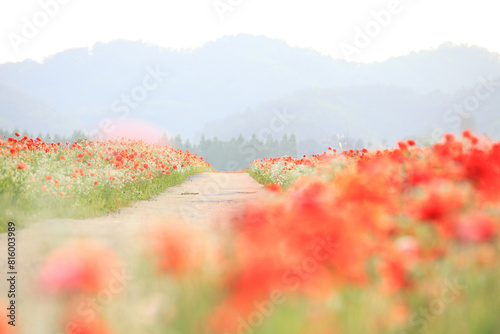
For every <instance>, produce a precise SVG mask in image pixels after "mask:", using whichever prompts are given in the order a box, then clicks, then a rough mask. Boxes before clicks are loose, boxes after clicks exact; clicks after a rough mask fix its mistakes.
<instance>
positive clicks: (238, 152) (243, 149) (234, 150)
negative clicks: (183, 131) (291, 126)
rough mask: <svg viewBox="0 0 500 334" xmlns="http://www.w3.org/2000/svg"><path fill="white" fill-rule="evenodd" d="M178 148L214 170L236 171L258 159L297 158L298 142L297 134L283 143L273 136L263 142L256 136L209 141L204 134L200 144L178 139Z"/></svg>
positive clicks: (176, 142)
mask: <svg viewBox="0 0 500 334" xmlns="http://www.w3.org/2000/svg"><path fill="white" fill-rule="evenodd" d="M174 147H176V148H178V149H182V150H188V151H191V152H193V153H196V154H198V155H199V156H202V157H203V158H204V159H205V161H207V162H209V163H210V165H211V166H212V168H214V169H215V170H219V171H236V170H240V169H243V168H246V167H248V165H249V163H250V162H251V161H253V160H255V159H262V158H264V157H283V156H291V157H296V156H297V139H296V137H295V135H294V134H292V135H291V136H288V135H286V134H285V135H284V136H283V137H282V138H281V140H278V139H274V138H273V136H272V135H269V136H268V137H267V139H266V140H260V139H259V138H257V135H255V134H254V135H252V137H251V138H250V139H249V140H245V138H243V135H241V134H240V135H239V137H238V138H232V139H231V140H220V139H219V138H217V137H214V138H209V139H207V138H206V137H205V135H202V137H201V139H200V142H199V143H198V144H196V145H193V144H191V143H190V142H189V139H188V140H186V141H185V142H184V143H183V141H182V139H181V137H180V136H177V137H175V139H174Z"/></svg>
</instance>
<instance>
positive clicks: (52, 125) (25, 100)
mask: <svg viewBox="0 0 500 334" xmlns="http://www.w3.org/2000/svg"><path fill="white" fill-rule="evenodd" d="M0 106H1V109H0V110H1V112H0V128H2V129H11V130H13V129H14V128H19V129H23V130H27V131H29V132H31V133H39V132H40V131H42V130H43V133H47V132H49V133H60V134H69V133H70V132H71V131H73V130H68V129H74V128H78V127H81V126H82V124H81V123H79V122H78V121H75V120H74V119H72V118H70V117H67V116H66V115H63V114H61V113H59V112H57V111H56V110H54V109H53V108H51V107H49V106H47V105H45V104H44V103H43V102H41V101H39V100H37V99H35V98H33V97H31V96H29V95H26V94H24V93H22V92H20V91H18V90H17V89H15V88H12V87H9V86H6V85H2V84H0ZM40 125H43V128H41V126H40Z"/></svg>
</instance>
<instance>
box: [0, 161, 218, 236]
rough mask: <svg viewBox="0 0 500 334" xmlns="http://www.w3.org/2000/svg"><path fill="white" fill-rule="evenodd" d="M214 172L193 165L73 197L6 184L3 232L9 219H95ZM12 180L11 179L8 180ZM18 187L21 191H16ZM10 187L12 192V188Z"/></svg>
mask: <svg viewBox="0 0 500 334" xmlns="http://www.w3.org/2000/svg"><path fill="white" fill-rule="evenodd" d="M207 171H210V168H208V167H191V168H188V169H186V170H184V171H183V172H175V173H171V174H169V175H165V174H162V173H159V172H158V173H154V177H152V178H149V179H146V178H141V179H137V180H134V181H132V182H128V183H126V184H125V185H124V186H123V187H110V186H109V185H106V184H103V185H98V186H96V187H94V188H93V189H92V191H88V192H82V193H81V194H80V195H79V196H75V197H73V198H68V197H65V198H61V197H59V196H58V195H56V196H54V195H51V194H49V193H46V194H44V195H42V196H40V195H39V194H38V195H33V193H31V192H23V191H21V190H19V189H17V188H16V187H12V185H11V186H10V187H9V186H8V185H2V188H1V190H0V232H5V231H6V227H7V223H8V222H9V221H14V222H16V225H17V226H18V227H25V226H26V225H29V223H31V222H33V221H35V220H41V219H49V218H77V219H83V218H91V217H96V216H100V215H103V214H107V213H112V212H116V211H117V210H118V209H119V208H120V207H124V206H129V205H130V204H131V203H133V202H136V201H141V200H147V199H151V198H152V197H154V196H156V195H158V194H160V193H161V192H163V191H165V189H167V188H169V187H172V186H175V185H177V184H180V183H182V182H183V181H184V180H185V179H186V178H187V177H188V176H189V175H192V174H195V173H200V172H207ZM6 180H8V179H6ZM16 189H17V190H16ZM9 190H10V191H9Z"/></svg>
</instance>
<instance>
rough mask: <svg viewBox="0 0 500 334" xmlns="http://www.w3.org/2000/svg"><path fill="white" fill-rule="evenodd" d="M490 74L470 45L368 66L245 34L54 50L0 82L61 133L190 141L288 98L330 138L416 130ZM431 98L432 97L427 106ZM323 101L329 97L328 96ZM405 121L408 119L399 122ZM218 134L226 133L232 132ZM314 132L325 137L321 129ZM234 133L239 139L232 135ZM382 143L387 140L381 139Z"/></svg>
mask: <svg viewBox="0 0 500 334" xmlns="http://www.w3.org/2000/svg"><path fill="white" fill-rule="evenodd" d="M151 73H156V76H158V75H159V76H160V77H159V80H157V81H155V80H154V78H153V77H152V76H154V74H151ZM166 73H168V75H167V74H166ZM488 75H494V76H499V75H500V61H499V56H498V54H494V53H490V52H488V51H487V50H485V49H482V48H479V47H474V46H456V45H451V44H444V45H442V46H441V47H439V48H437V49H433V50H426V51H420V52H415V53H411V54H409V55H407V56H404V57H397V58H392V59H389V60H388V61H386V62H382V63H374V64H368V65H367V64H358V63H348V62H346V61H343V60H334V59H332V58H330V57H326V56H322V55H320V54H319V53H317V52H315V51H313V50H310V49H301V48H293V47H290V46H288V45H287V44H286V43H285V42H283V41H279V40H275V39H269V38H265V37H256V36H250V35H237V36H230V37H224V38H221V39H219V40H217V41H214V42H209V43H206V44H205V45H204V46H203V47H201V48H197V49H194V50H173V49H167V48H162V47H159V46H154V45H148V44H145V43H142V42H132V41H115V42H111V43H107V44H103V43H98V44H96V45H95V46H94V47H93V48H91V49H87V48H76V49H71V50H67V51H64V52H61V53H58V54H56V55H53V56H52V57H50V58H48V59H46V60H45V61H44V62H43V63H37V62H34V61H30V60H27V61H24V62H20V63H6V64H1V65H0V84H3V85H5V86H9V87H12V88H13V89H15V90H17V92H18V93H19V94H24V95H25V96H29V97H30V99H33V100H34V101H38V103H39V104H43V105H44V106H45V107H44V108H45V109H40V108H39V109H38V110H35V109H33V110H31V113H33V114H34V115H35V114H36V113H41V112H42V113H48V114H50V113H51V112H52V113H56V114H57V113H58V114H59V115H66V117H68V119H71V121H69V120H68V122H67V123H65V127H64V128H65V129H66V130H68V131H71V130H80V129H82V127H83V128H85V129H87V130H91V129H93V128H96V127H97V125H98V124H99V122H101V123H102V122H104V123H105V121H107V120H109V119H110V120H113V119H116V118H117V117H121V118H131V119H133V118H138V119H143V120H147V121H150V122H153V123H155V124H156V125H158V126H161V127H163V128H164V129H165V130H166V131H168V132H169V133H172V134H181V135H182V136H183V137H184V138H190V139H191V140H196V139H197V138H199V137H200V136H201V132H202V131H203V129H205V130H206V131H210V129H209V127H208V126H207V124H217V122H218V120H219V122H220V120H223V119H231V117H233V119H234V117H236V116H231V115H235V114H241V113H244V112H245V110H247V109H248V108H250V109H251V110H254V109H256V108H267V107H265V106H264V107H262V106H263V105H265V104H266V103H269V102H268V101H272V100H277V101H280V100H283V99H284V100H286V99H289V98H291V99H292V100H293V101H291V102H286V101H284V100H283V101H281V102H279V103H281V104H280V106H281V105H283V104H287V103H289V104H290V107H291V106H292V105H293V106H294V108H311V106H315V105H316V106H317V105H319V104H321V103H326V104H329V106H328V107H326V106H322V107H321V108H320V107H318V108H317V110H320V111H321V112H319V111H318V112H316V113H313V114H310V115H309V116H310V117H312V118H308V119H307V121H308V122H309V123H311V124H319V125H322V124H333V123H334V124H335V128H334V129H335V130H336V131H337V130H338V131H339V132H341V133H347V132H350V133H352V135H353V136H356V137H365V136H366V137H368V136H369V134H370V133H380V132H381V131H382V132H385V131H390V132H391V133H392V132H394V133H397V134H400V133H408V131H409V130H412V131H413V130H415V132H418V131H421V130H422V128H423V127H424V124H428V123H432V122H433V119H432V117H434V116H435V115H434V116H433V115H431V111H432V110H435V109H436V108H439V107H438V106H436V105H435V104H432V101H434V102H435V103H437V104H438V105H439V104H442V103H444V102H443V101H441V97H443V99H444V101H446V99H447V98H448V97H447V96H448V95H449V94H455V93H456V92H458V91H463V90H467V89H472V88H473V87H474V85H475V84H476V83H477V82H478V80H480V79H481V78H483V77H487V76H488ZM155 83H158V84H157V85H156V84H155ZM145 85H146V86H147V87H146V86H145ZM364 89H367V91H366V92H365V91H364ZM322 90H323V91H322ZM312 91H316V93H315V94H319V96H318V97H317V99H319V100H318V101H316V102H315V103H316V104H311V103H312V102H311V101H304V102H300V101H298V100H295V99H294V98H292V97H291V96H293V95H294V94H297V95H296V97H297V98H300V97H301V96H302V97H303V98H312V96H310V94H311V93H310V92H312ZM307 92H309V93H307ZM434 92H437V93H436V94H437V95H435V98H434V100H433V99H432V94H434ZM329 94H334V95H336V97H335V98H333V97H328V96H327V95H329ZM378 94H382V95H380V96H379V95H378ZM398 94H402V96H398ZM14 95H15V94H14ZM313 95H314V94H313ZM419 96H420V97H419ZM2 101H3V100H2ZM342 101H343V102H342ZM391 101H393V103H391ZM285 102H286V103H285ZM405 103H407V104H405ZM258 106H260V107H258ZM417 107H420V108H425V110H421V109H418V108H417ZM9 108H12V102H11V103H10V104H8V103H6V102H0V115H1V117H2V120H3V118H5V117H4V114H6V113H8V112H9V111H8V109H9ZM30 108H37V107H36V106H31V107H30ZM332 108H333V109H332ZM336 108H337V109H338V110H337V109H336ZM41 110H43V111H41ZM48 110H50V112H49V111H48ZM332 110H334V111H332ZM297 112H298V113H299V112H303V113H308V112H310V111H308V110H299V109H297ZM28 113H29V112H28ZM330 113H332V114H330ZM378 114H380V116H379V118H380V119H385V120H386V121H387V124H394V126H396V125H397V124H402V125H404V126H406V125H405V124H409V123H408V122H405V120H406V119H407V118H408V119H412V120H413V122H410V123H412V124H414V123H418V126H417V127H415V129H413V128H408V129H406V128H405V127H401V128H399V129H395V128H392V127H390V126H389V125H387V126H382V127H375V125H377V124H379V123H377V122H378V121H373V119H374V118H377V117H376V116H375V115H378ZM409 114H412V115H410V116H402V115H409ZM19 115H20V114H19ZM416 115H421V116H422V118H421V119H420V118H418V117H417V116H416ZM423 115H425V118H423ZM26 116H27V118H29V115H26ZM320 116H325V117H326V120H327V121H324V120H323V119H322V118H321V117H320ZM9 117H10V118H9V119H8V122H7V123H5V124H6V125H7V126H11V125H15V126H18V127H19V128H25V127H26V125H25V120H26V117H25V116H23V117H14V118H13V116H12V115H11V116H9ZM434 118H435V117H434ZM37 119H39V118H37ZM396 120H398V121H396ZM399 120H401V122H399ZM52 122H55V121H54V120H53V118H52V117H48V118H46V119H44V118H42V119H40V122H37V123H36V124H35V125H36V126H35V127H38V128H39V129H38V130H42V131H44V132H46V131H57V129H59V128H60V126H59V125H58V126H55V125H54V124H59V123H52ZM304 122H305V123H304V127H303V130H301V131H300V133H301V136H303V138H299V140H300V139H302V140H305V139H307V138H312V137H317V136H316V133H315V132H308V131H313V130H312V128H314V126H313V125H307V124H309V123H307V122H306V120H305V119H304ZM342 122H345V123H342ZM239 123H242V121H239ZM2 124H3V123H2ZM82 124H83V125H82ZM30 126H31V125H30ZM214 126H215V125H214ZM0 127H2V125H1V124H0ZM219 128H220V127H219ZM222 128H224V126H223V127H222ZM243 128H244V127H243ZM49 129H50V130H49ZM52 129H54V130H52ZM304 129H310V130H307V131H306V130H304ZM222 130H224V132H228V131H229V132H230V130H231V127H227V129H222ZM297 131H298V130H297ZM322 131H326V132H327V133H328V131H329V128H325V129H323V130H322ZM212 132H214V131H212ZM358 132H359V134H358ZM229 135H231V134H229ZM232 135H233V136H237V135H238V133H237V130H236V128H235V130H234V131H233V133H232ZM384 138H392V135H391V134H390V133H387V134H384Z"/></svg>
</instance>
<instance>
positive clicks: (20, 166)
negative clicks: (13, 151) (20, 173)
mask: <svg viewBox="0 0 500 334" xmlns="http://www.w3.org/2000/svg"><path fill="white" fill-rule="evenodd" d="M26 167H28V166H26V163H25V162H24V161H22V160H21V161H19V163H18V164H17V169H21V170H25V169H26Z"/></svg>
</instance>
